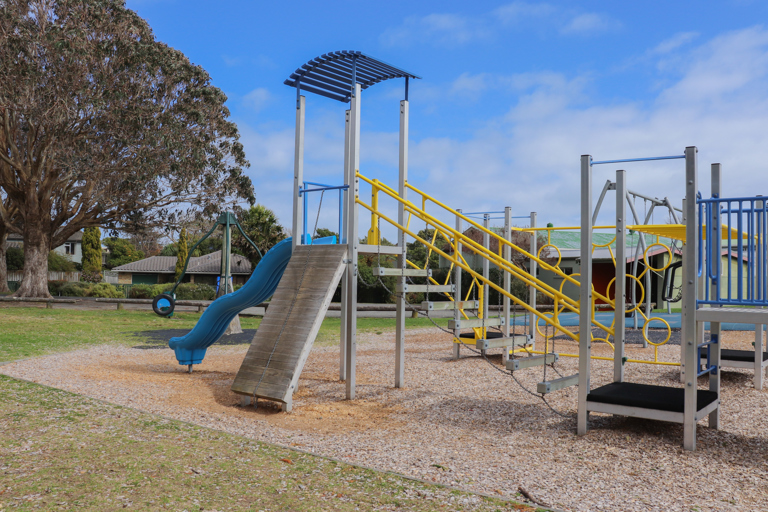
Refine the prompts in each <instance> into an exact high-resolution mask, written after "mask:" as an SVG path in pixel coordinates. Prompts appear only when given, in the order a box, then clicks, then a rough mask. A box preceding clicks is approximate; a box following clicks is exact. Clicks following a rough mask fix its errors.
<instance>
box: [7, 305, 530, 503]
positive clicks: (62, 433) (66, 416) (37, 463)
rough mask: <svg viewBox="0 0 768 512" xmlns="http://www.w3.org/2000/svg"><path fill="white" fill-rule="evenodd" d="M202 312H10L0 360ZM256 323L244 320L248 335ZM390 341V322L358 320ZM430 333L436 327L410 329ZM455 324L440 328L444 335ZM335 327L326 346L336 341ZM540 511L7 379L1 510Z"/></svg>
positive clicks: (326, 328) (176, 324)
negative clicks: (386, 333) (385, 334)
mask: <svg viewBox="0 0 768 512" xmlns="http://www.w3.org/2000/svg"><path fill="white" fill-rule="evenodd" d="M199 316H200V315H199V314H196V313H180V314H177V315H175V316H174V318H172V319H164V318H160V317H158V316H156V315H155V314H154V313H152V312H144V311H125V310H123V311H104V310H102V311H77V310H64V309H61V310H56V309H54V310H50V309H40V308H2V309H0V326H1V327H0V361H9V360H14V359H19V358H23V357H33V356H36V355H41V354H46V353H54V352H61V351H67V350H73V349H76V348H82V347H86V346H89V345H96V344H100V343H114V342H118V343H126V344H131V345H135V344H137V343H141V342H142V341H144V340H142V338H141V337H137V336H136V335H135V333H137V332H141V331H152V330H158V329H185V328H191V327H192V326H193V325H194V324H195V322H196V321H197V319H198V318H199ZM259 321H260V320H259V319H258V318H242V319H241V323H242V326H243V328H246V329H252V328H256V327H258V324H259ZM359 322H360V330H361V331H363V332H383V331H384V330H391V329H392V328H393V327H394V321H393V320H392V319H360V320H359ZM407 322H408V327H410V328H417V327H426V326H430V325H431V323H430V322H429V320H428V319H410V318H409V319H408V320H407ZM446 322H447V320H442V321H441V323H442V324H443V325H444V324H445V323H446ZM338 331H339V319H326V321H325V322H324V323H323V326H322V330H321V336H320V339H321V342H322V340H323V339H325V340H326V341H325V342H327V343H330V342H332V341H333V340H335V341H338ZM123 508H130V509H137V510H164V509H165V510H189V511H202V510H253V511H297V512H301V511H321V510H322V511H325V510H339V511H358V510H359V511H374V510H377V511H378V510H414V511H440V510H476V511H489V512H490V511H511V510H528V511H532V510H534V509H533V508H531V507H528V506H526V505H520V504H515V503H511V502H506V501H502V500H498V499H493V498H486V497H483V496H478V495H474V494H471V493H464V492H459V491H454V490H450V489H446V488H444V487H439V486H435V485H429V484H424V483H420V482H415V481H412V480H408V479H405V478H403V477H400V476H397V475H392V474H387V473H382V472H376V471H371V470H366V469H362V468H358V467H354V466H350V465H347V464H343V463H340V462H334V461H331V460H327V459H324V458H320V457H316V456H312V455H307V454H302V453H299V452H295V451H292V450H289V449H286V448H279V447H275V446H270V445H267V444H264V443H260V442H257V441H254V440H251V439H247V438H242V437H238V436H234V435H230V434H225V433H222V432H218V431H215V430H210V429H206V428H202V427H197V426H194V425H190V424H186V423H182V422H178V421H174V420H168V419H163V418H160V417H158V416H153V415H150V414H145V413H141V412H139V411H135V410H133V409H128V408H124V407H120V406H116V405H111V404H106V403H104V402H100V401H98V400H93V399H90V398H86V397H82V396H79V395H75V394H71V393H68V392H65V391H60V390H56V389H51V388H47V387H44V386H39V385H36V384H31V383H27V382H23V381H18V380H15V379H11V378H8V377H4V376H1V375H0V511H5V510H10V509H14V510H99V511H101V510H117V509H123Z"/></svg>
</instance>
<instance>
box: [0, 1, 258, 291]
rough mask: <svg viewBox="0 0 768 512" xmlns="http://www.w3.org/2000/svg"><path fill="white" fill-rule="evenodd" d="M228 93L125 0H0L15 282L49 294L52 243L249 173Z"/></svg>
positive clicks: (249, 192) (0, 167)
mask: <svg viewBox="0 0 768 512" xmlns="http://www.w3.org/2000/svg"><path fill="white" fill-rule="evenodd" d="M225 101H226V97H225V95H224V94H223V93H222V92H221V91H220V90H219V89H218V88H216V87H213V86H212V85H211V80H210V77H209V76H208V74H207V73H206V72H205V70H203V69H202V68H201V67H199V66H195V65H193V64H192V63H190V62H189V60H188V59H187V58H186V57H185V56H184V55H183V54H182V53H181V52H179V51H177V50H174V49H173V48H170V47H168V46H167V45H165V44H163V43H161V42H158V41H156V40H155V38H154V35H153V34H152V31H151V29H150V27H149V26H148V25H147V23H146V22H145V21H144V20H142V19H141V18H140V17H139V16H138V15H136V13H134V12H133V11H130V10H128V9H126V8H125V5H124V2H123V1H122V0H0V188H1V189H2V190H3V193H4V194H5V195H6V196H7V197H8V198H9V200H10V201H11V202H12V203H13V204H15V205H16V207H17V208H18V211H19V218H20V222H19V225H21V226H23V238H24V253H25V254H24V255H25V265H24V277H23V281H22V284H21V287H20V288H19V290H18V292H17V295H20V296H28V297H41V296H48V288H47V283H46V277H47V276H46V272H45V259H46V257H47V255H48V251H49V250H50V249H51V248H53V247H57V246H59V245H61V244H63V243H64V242H65V241H66V240H67V239H68V238H69V237H70V236H71V235H72V234H73V233H75V232H76V231H78V230H79V229H83V228H86V227H89V226H96V225H100V226H103V227H104V228H106V229H108V230H119V231H123V232H127V233H132V232H135V231H141V230H144V229H149V228H152V227H156V226H165V225H168V224H169V223H172V222H173V220H174V215H175V210H176V209H177V208H180V207H183V208H184V209H185V210H188V209H193V210H197V211H200V212H203V213H206V214H211V213H212V212H214V211H218V210H219V209H221V208H222V207H223V206H226V205H228V204H231V203H233V202H235V201H237V200H238V199H247V200H248V201H249V202H250V203H251V204H253V200H254V197H253V186H252V184H251V181H250V179H249V178H247V177H246V176H245V175H244V174H243V168H244V167H247V166H248V162H247V161H246V159H245V154H244V152H243V148H242V145H241V144H240V142H239V141H238V139H239V134H238V132H237V127H236V126H235V125H234V124H233V123H231V122H230V121H228V119H227V118H228V116H229V111H228V109H227V108H226V107H225V106H224V102H225Z"/></svg>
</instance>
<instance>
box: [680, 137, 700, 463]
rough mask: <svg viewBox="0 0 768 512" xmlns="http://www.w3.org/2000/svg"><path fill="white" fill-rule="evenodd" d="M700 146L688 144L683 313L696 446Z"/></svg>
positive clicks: (688, 415)
mask: <svg viewBox="0 0 768 512" xmlns="http://www.w3.org/2000/svg"><path fill="white" fill-rule="evenodd" d="M696 153H697V150H696V148H695V147H687V148H685V218H686V225H685V240H686V251H685V261H684V263H683V279H684V280H683V290H684V293H683V313H682V325H683V326H685V338H683V340H682V343H683V346H684V347H685V358H684V361H685V368H686V371H685V407H684V409H683V447H684V448H685V449H686V450H695V449H696V394H697V393H696V389H697V382H696V374H697V366H696V360H697V357H696V355H697V354H696V353H697V352H698V350H699V349H698V347H697V346H696V341H697V336H696V298H697V297H698V276H697V272H698V266H697V262H696V259H697V257H698V251H697V245H698V242H699V218H698V215H697V212H696V210H697V205H696V193H697V192H698V191H699V187H698V176H697V155H696Z"/></svg>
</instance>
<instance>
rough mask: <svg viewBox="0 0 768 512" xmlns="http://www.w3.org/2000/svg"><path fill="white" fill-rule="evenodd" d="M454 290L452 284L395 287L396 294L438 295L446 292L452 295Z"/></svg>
mask: <svg viewBox="0 0 768 512" xmlns="http://www.w3.org/2000/svg"><path fill="white" fill-rule="evenodd" d="M455 290H456V286H454V285H452V284H430V285H426V284H404V285H397V292H398V293H426V292H430V293H440V292H447V293H453V292H454V291H455Z"/></svg>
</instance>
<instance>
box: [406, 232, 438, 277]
mask: <svg viewBox="0 0 768 512" xmlns="http://www.w3.org/2000/svg"><path fill="white" fill-rule="evenodd" d="M416 234H417V235H418V236H419V238H422V239H423V240H426V241H427V242H430V243H431V242H432V237H433V236H434V234H435V230H434V229H422V230H421V231H419V232H418V233H416ZM434 245H435V246H436V247H438V248H439V249H441V250H442V249H443V248H444V247H445V245H446V241H445V239H444V238H442V236H441V235H440V234H439V233H438V235H437V237H436V238H435V243H434ZM406 249H407V251H408V260H409V261H412V262H413V263H415V264H416V265H418V266H419V268H424V264H425V263H426V261H427V253H429V268H439V267H440V256H439V255H438V254H437V253H436V252H435V251H430V250H429V247H427V246H426V245H424V244H422V243H421V242H419V241H418V240H414V241H413V242H411V243H409V244H406Z"/></svg>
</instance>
